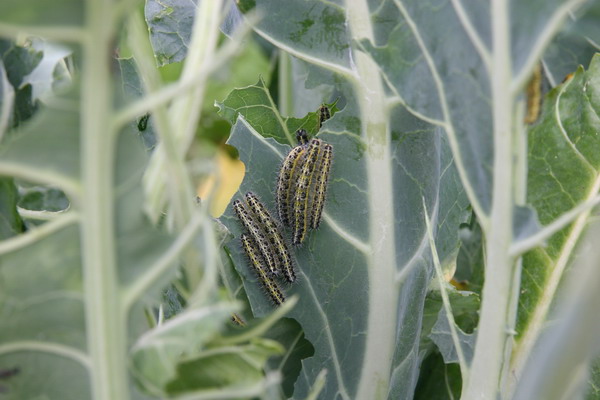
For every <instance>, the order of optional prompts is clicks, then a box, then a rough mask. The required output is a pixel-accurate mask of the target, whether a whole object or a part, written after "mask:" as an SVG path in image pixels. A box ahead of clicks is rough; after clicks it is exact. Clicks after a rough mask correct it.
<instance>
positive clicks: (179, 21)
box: [145, 0, 198, 66]
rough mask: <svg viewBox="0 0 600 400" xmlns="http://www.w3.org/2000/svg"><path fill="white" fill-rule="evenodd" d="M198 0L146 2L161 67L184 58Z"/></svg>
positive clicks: (149, 26) (150, 0)
mask: <svg viewBox="0 0 600 400" xmlns="http://www.w3.org/2000/svg"><path fill="white" fill-rule="evenodd" d="M197 6H198V1H197V0H190V1H185V2H182V1H173V0H167V1H158V0H148V1H147V2H146V5H145V15H146V22H147V23H148V28H149V30H150V41H151V42H152V47H153V48H154V54H155V56H156V61H157V63H158V65H159V66H161V65H165V64H170V63H174V62H178V61H181V60H183V59H184V58H185V56H186V54H187V49H188V46H189V44H190V37H191V34H192V27H193V25H194V16H195V14H196V8H197Z"/></svg>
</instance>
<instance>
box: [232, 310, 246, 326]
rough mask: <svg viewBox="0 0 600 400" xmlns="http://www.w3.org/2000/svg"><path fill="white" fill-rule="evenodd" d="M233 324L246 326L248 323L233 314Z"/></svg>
mask: <svg viewBox="0 0 600 400" xmlns="http://www.w3.org/2000/svg"><path fill="white" fill-rule="evenodd" d="M231 322H233V324H234V325H237V326H246V322H245V321H244V320H243V319H242V317H240V316H239V315H238V314H236V313H233V314H231Z"/></svg>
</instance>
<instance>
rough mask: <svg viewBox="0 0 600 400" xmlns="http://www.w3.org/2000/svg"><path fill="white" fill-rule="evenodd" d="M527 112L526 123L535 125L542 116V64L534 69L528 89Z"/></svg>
mask: <svg viewBox="0 0 600 400" xmlns="http://www.w3.org/2000/svg"><path fill="white" fill-rule="evenodd" d="M525 94H526V96H525V97H526V99H527V111H526V113H525V118H524V122H525V123H526V124H533V123H534V122H535V121H537V119H538V118H539V116H540V112H541V109H542V64H541V63H538V64H537V65H536V67H535V68H534V69H533V74H532V76H531V79H530V80H529V83H528V84H527V89H526V92H525Z"/></svg>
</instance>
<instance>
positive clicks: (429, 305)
mask: <svg viewBox="0 0 600 400" xmlns="http://www.w3.org/2000/svg"><path fill="white" fill-rule="evenodd" d="M446 290H447V292H448V298H449V300H450V307H451V308H452V315H454V321H455V323H456V324H457V327H458V328H459V329H461V330H462V331H464V332H469V333H470V332H473V330H474V328H475V327H476V326H477V321H478V311H479V305H480V298H479V295H478V294H477V293H473V292H465V291H458V290H456V289H454V288H453V287H452V286H449V285H448V286H447V288H446ZM442 316H443V318H444V319H447V318H446V312H445V309H444V304H443V301H442V295H441V293H440V291H439V289H437V288H436V289H435V290H431V291H430V292H429V293H427V297H426V298H425V306H424V311H423V322H422V325H423V327H422V329H421V352H430V351H431V350H432V349H433V345H432V342H431V334H432V332H433V331H434V329H435V330H436V331H437V333H438V334H439V333H440V332H441V331H443V329H440V328H448V327H447V325H446V326H444V325H443V324H444V323H445V322H444V321H441V318H442ZM446 324H447V323H446ZM436 325H437V329H436ZM446 331H448V330H447V329H446ZM448 332H449V331H448ZM438 336H439V335H438Z"/></svg>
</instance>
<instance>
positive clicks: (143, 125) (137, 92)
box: [117, 58, 156, 150]
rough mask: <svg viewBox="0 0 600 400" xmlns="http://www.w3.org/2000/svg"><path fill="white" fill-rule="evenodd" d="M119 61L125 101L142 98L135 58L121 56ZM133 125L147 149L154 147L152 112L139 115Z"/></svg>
mask: <svg viewBox="0 0 600 400" xmlns="http://www.w3.org/2000/svg"><path fill="white" fill-rule="evenodd" d="M117 61H118V62H119V67H120V71H121V92H122V94H123V98H124V99H125V101H135V100H136V99H139V98H141V97H142V96H143V95H144V87H143V86H142V82H141V81H140V77H139V74H138V71H137V69H136V65H135V60H134V59H133V58H119V59H117ZM131 125H132V128H133V129H135V130H136V131H137V132H138V134H139V135H140V136H141V137H142V141H143V142H144V146H145V147H146V149H147V150H150V149H153V148H154V147H155V146H156V132H155V130H154V123H153V119H152V117H151V115H150V114H144V115H140V116H138V118H137V120H136V121H135V122H132V123H131Z"/></svg>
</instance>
